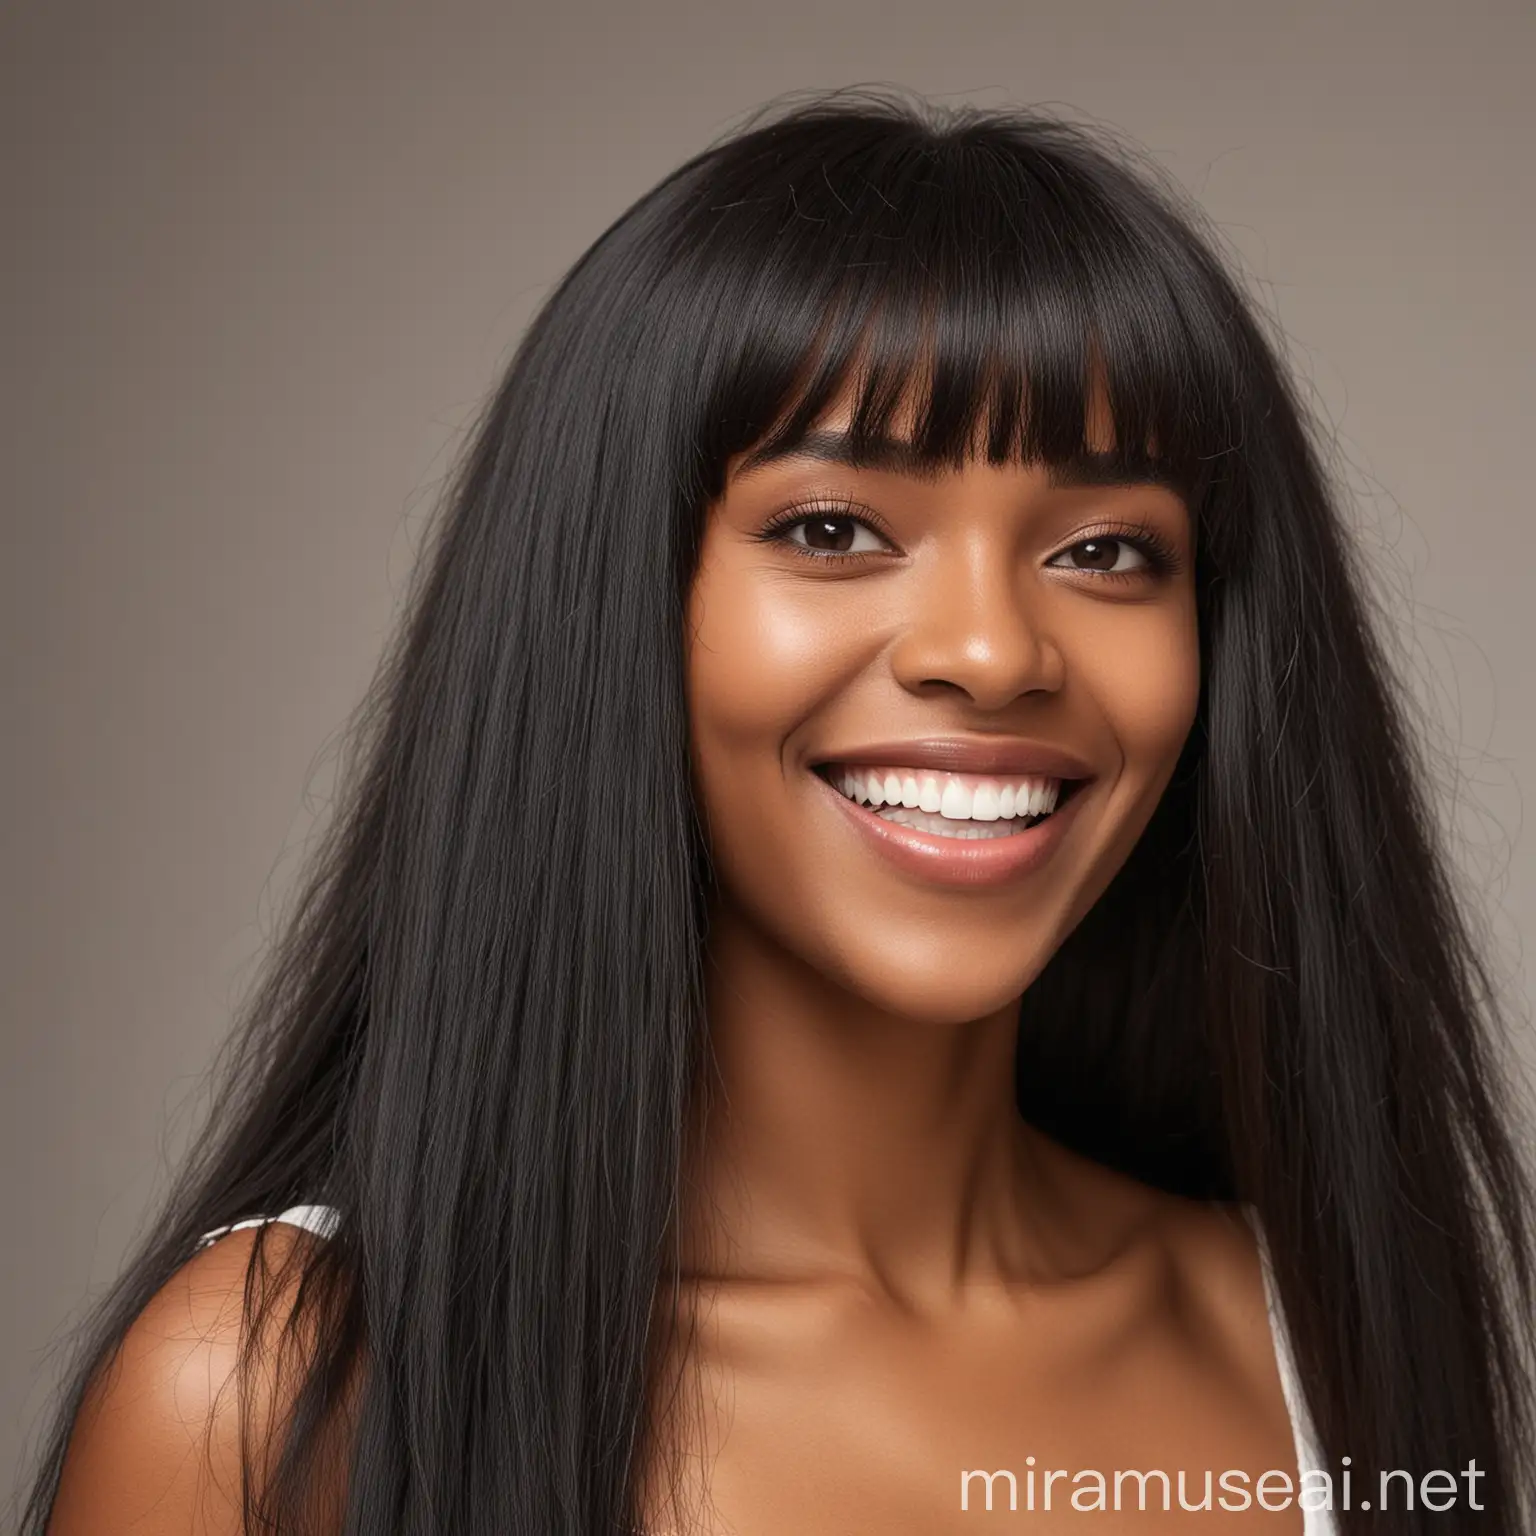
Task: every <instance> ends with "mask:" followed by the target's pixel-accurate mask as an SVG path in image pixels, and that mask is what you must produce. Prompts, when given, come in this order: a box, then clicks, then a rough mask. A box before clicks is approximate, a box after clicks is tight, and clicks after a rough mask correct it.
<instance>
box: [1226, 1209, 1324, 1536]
mask: <svg viewBox="0 0 1536 1536" xmlns="http://www.w3.org/2000/svg"><path fill="white" fill-rule="evenodd" d="M1243 1214H1244V1215H1245V1216H1246V1217H1247V1218H1248V1225H1249V1226H1250V1227H1251V1228H1252V1229H1253V1235H1254V1238H1255V1240H1256V1241H1257V1243H1258V1245H1259V1265H1260V1267H1261V1269H1262V1270H1263V1273H1264V1308H1265V1311H1266V1312H1267V1313H1268V1314H1269V1332H1270V1337H1271V1338H1272V1339H1273V1340H1274V1345H1275V1364H1276V1366H1278V1367H1279V1370H1280V1390H1281V1391H1282V1392H1283V1393H1284V1394H1285V1406H1286V1411H1287V1412H1288V1413H1289V1414H1290V1418H1291V1438H1292V1440H1293V1441H1294V1442H1295V1446H1296V1467H1297V1471H1298V1473H1299V1474H1301V1475H1305V1474H1306V1473H1307V1472H1327V1471H1328V1465H1327V1463H1326V1461H1324V1459H1323V1453H1322V1451H1321V1449H1320V1448H1319V1446H1318V1443H1317V1435H1316V1433H1315V1431H1314V1430H1313V1427H1312V1415H1311V1413H1310V1412H1309V1411H1308V1408H1307V1395H1306V1393H1305V1391H1303V1389H1302V1385H1301V1377H1300V1376H1299V1375H1298V1374H1297V1371H1296V1358H1295V1356H1294V1355H1293V1353H1292V1352H1291V1334H1290V1329H1289V1328H1287V1327H1286V1323H1285V1312H1284V1309H1283V1308H1282V1307H1281V1305H1280V1290H1279V1287H1278V1286H1277V1285H1276V1284H1275V1276H1274V1271H1273V1269H1272V1268H1271V1266H1270V1260H1269V1241H1268V1239H1267V1238H1266V1237H1265V1236H1264V1228H1263V1226H1262V1224H1261V1223H1260V1221H1259V1214H1258V1212H1257V1211H1255V1210H1254V1209H1253V1207H1252V1206H1248V1205H1245V1206H1244V1207H1243ZM1332 1484H1333V1479H1332V1477H1331V1476H1330V1477H1329V1486H1330V1487H1331V1486H1332ZM1301 1519H1302V1524H1301V1536H1337V1527H1336V1526H1335V1525H1334V1520H1333V1515H1332V1513H1331V1512H1330V1511H1329V1510H1326V1509H1303V1510H1302V1515H1301Z"/></svg>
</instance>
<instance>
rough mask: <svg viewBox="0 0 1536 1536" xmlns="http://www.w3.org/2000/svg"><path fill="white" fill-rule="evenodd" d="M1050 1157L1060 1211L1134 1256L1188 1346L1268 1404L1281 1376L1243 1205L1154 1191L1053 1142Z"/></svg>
mask: <svg viewBox="0 0 1536 1536" xmlns="http://www.w3.org/2000/svg"><path fill="white" fill-rule="evenodd" d="M1049 1155H1050V1157H1051V1159H1052V1164H1051V1166H1052V1176H1053V1184H1054V1185H1055V1196H1056V1199H1057V1200H1058V1202H1059V1203H1060V1205H1061V1206H1062V1208H1064V1209H1066V1208H1070V1209H1071V1210H1073V1211H1074V1212H1085V1211H1091V1212H1093V1213H1094V1219H1095V1223H1096V1226H1097V1239H1098V1241H1099V1242H1100V1243H1101V1244H1102V1245H1103V1247H1104V1249H1106V1250H1108V1251H1110V1252H1117V1253H1120V1254H1129V1253H1131V1252H1132V1251H1133V1250H1134V1251H1135V1252H1136V1253H1137V1254H1138V1255H1140V1257H1141V1259H1142V1261H1143V1267H1144V1269H1145V1271H1146V1272H1148V1273H1150V1274H1155V1275H1156V1276H1157V1277H1158V1283H1157V1289H1158V1293H1159V1295H1160V1297H1161V1298H1162V1301H1161V1302H1160V1305H1165V1306H1166V1307H1167V1309H1168V1310H1169V1312H1170V1315H1172V1316H1174V1317H1176V1318H1177V1319H1178V1322H1179V1326H1180V1328H1181V1329H1182V1330H1183V1331H1184V1332H1185V1333H1186V1334H1188V1335H1189V1337H1190V1341H1191V1342H1192V1343H1194V1344H1196V1345H1197V1346H1198V1347H1199V1348H1200V1349H1201V1351H1202V1353H1204V1354H1206V1355H1207V1356H1208V1357H1210V1358H1211V1359H1213V1360H1219V1362H1220V1364H1221V1366H1222V1367H1223V1369H1224V1370H1225V1371H1227V1372H1229V1373H1230V1374H1232V1375H1233V1376H1235V1377H1237V1378H1239V1379H1240V1380H1241V1381H1242V1382H1243V1384H1244V1386H1245V1387H1246V1388H1248V1389H1250V1390H1252V1391H1253V1392H1254V1393H1255V1394H1256V1395H1257V1396H1258V1397H1259V1398H1261V1399H1262V1400H1264V1401H1266V1402H1268V1401H1271V1400H1272V1399H1273V1396H1274V1391H1275V1389H1276V1380H1277V1377H1276V1365H1275V1354H1274V1340H1273V1334H1272V1332H1271V1329H1270V1322H1269V1311H1268V1300H1267V1296H1266V1291H1265V1283H1264V1269H1263V1263H1262V1260H1261V1258H1260V1255H1259V1247H1258V1239H1257V1237H1256V1235H1255V1233H1254V1230H1253V1228H1252V1226H1251V1225H1250V1224H1249V1222H1248V1220H1247V1219H1246V1217H1245V1216H1244V1214H1243V1211H1242V1208H1241V1207H1240V1206H1238V1205H1235V1204H1233V1203H1230V1202H1217V1201H1206V1200H1195V1199H1190V1198H1188V1197H1186V1196H1183V1195H1176V1194H1172V1193H1170V1192H1169V1191H1167V1190H1163V1189H1157V1188H1154V1187H1153V1186H1151V1185H1148V1184H1144V1183H1142V1182H1141V1181H1140V1180H1137V1179H1134V1178H1132V1177H1130V1176H1129V1175H1128V1174H1124V1173H1121V1172H1118V1171H1117V1170H1115V1169H1112V1168H1109V1167H1106V1166H1105V1165H1104V1164H1102V1163H1096V1162H1093V1161H1091V1160H1090V1159H1088V1158H1085V1157H1083V1156H1081V1155H1080V1154H1078V1153H1075V1152H1072V1151H1069V1150H1068V1149H1066V1148H1063V1147H1061V1146H1059V1145H1055V1146H1053V1147H1051V1149H1050V1154H1049Z"/></svg>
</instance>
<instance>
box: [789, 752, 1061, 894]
mask: <svg viewBox="0 0 1536 1536" xmlns="http://www.w3.org/2000/svg"><path fill="white" fill-rule="evenodd" d="M812 777H813V778H814V779H815V780H816V782H817V783H818V784H820V785H821V787H822V788H823V789H824V790H825V791H826V792H827V794H829V795H830V796H831V797H832V799H833V800H834V801H836V803H837V805H838V806H839V807H840V809H841V811H842V813H843V815H844V816H846V817H847V818H848V820H849V822H850V823H851V824H852V825H853V826H854V827H855V828H856V829H857V831H858V832H859V834H860V835H861V836H863V837H864V838H866V839H867V840H868V841H869V844H870V846H871V847H872V848H873V849H874V850H875V851H876V852H877V853H879V854H881V855H883V856H884V857H885V858H887V859H889V860H890V861H891V863H892V864H894V865H895V866H896V868H897V869H899V870H901V871H902V872H903V873H905V874H908V875H915V876H916V877H917V878H918V879H919V880H929V881H932V882H934V883H935V884H938V885H960V886H976V885H1004V884H1006V883H1007V882H1008V881H1010V880H1017V879H1019V878H1020V877H1021V876H1024V875H1027V874H1031V873H1032V872H1033V871H1035V870H1037V869H1039V868H1040V866H1041V865H1042V864H1044V863H1045V861H1046V860H1047V859H1049V858H1050V856H1051V854H1052V853H1054V852H1055V850H1056V847H1057V845H1058V844H1059V843H1060V842H1061V840H1062V838H1063V837H1064V836H1065V835H1066V832H1067V827H1068V826H1069V824H1070V823H1071V821H1072V818H1073V816H1074V815H1075V814H1076V811H1077V808H1078V806H1079V805H1080V804H1081V803H1082V800H1083V795H1084V792H1085V791H1086V790H1087V788H1088V786H1087V785H1086V784H1080V785H1079V786H1078V787H1077V789H1076V791H1075V792H1074V793H1073V795H1072V796H1071V797H1070V798H1069V799H1068V800H1067V802H1066V804H1065V805H1063V806H1062V807H1061V809H1060V810H1058V811H1053V812H1052V813H1051V814H1050V815H1049V816H1047V817H1046V818H1045V820H1044V821H1039V822H1036V823H1035V825H1034V826H1032V827H1027V828H1025V830H1024V831H1022V832H1010V833H1009V834H1008V835H1007V836H1006V837H985V838H960V837H937V836H935V835H934V834H932V833H929V832H919V831H918V830H917V829H916V828H915V827H904V826H902V825H901V824H900V823H899V822H894V821H887V820H885V818H884V817H882V816H877V815H875V813H874V812H873V811H871V810H867V809H866V808H865V807H864V806H862V805H855V804H854V802H853V801H852V800H850V799H849V798H848V797H847V795H844V794H841V793H840V792H839V791H838V790H836V789H834V788H833V787H832V786H831V785H830V784H829V783H827V781H826V780H825V779H824V778H822V776H821V775H820V774H819V773H816V772H814V771H812Z"/></svg>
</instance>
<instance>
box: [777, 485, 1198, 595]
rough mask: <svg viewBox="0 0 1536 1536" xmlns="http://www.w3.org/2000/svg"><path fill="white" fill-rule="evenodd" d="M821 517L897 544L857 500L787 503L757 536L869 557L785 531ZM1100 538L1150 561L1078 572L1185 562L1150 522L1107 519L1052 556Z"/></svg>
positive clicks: (1119, 576) (1154, 571) (1160, 569)
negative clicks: (797, 540)
mask: <svg viewBox="0 0 1536 1536" xmlns="http://www.w3.org/2000/svg"><path fill="white" fill-rule="evenodd" d="M818 518H820V519H823V520H825V521H828V522H851V523H860V524H862V525H863V526H864V527H865V528H868V529H870V530H871V531H872V532H874V533H877V534H879V535H880V537H881V538H883V539H886V540H888V541H889V542H891V543H893V544H894V543H895V542H896V541H895V539H894V537H893V536H892V534H891V530H890V526H889V524H887V523H886V521H885V519H884V518H883V517H881V516H880V514H879V513H878V512H875V511H874V510H873V509H872V508H869V507H858V508H857V509H856V508H855V503H853V502H828V503H824V504H820V505H816V506H812V507H806V506H805V505H803V504H802V505H799V506H793V507H786V508H785V509H784V510H783V511H782V512H776V513H774V515H773V516H772V517H771V518H769V519H768V521H767V522H766V523H765V524H764V525H763V527H762V529H761V531H759V532H758V533H757V534H756V535H755V537H756V538H757V539H758V540H760V541H761V542H762V543H765V544H781V545H783V546H785V547H786V548H788V549H790V550H792V551H793V552H794V553H795V554H797V555H800V556H802V557H803V558H805V559H807V560H814V561H816V562H818V563H819V564H822V565H826V564H838V565H841V564H846V563H849V562H854V561H862V560H867V559H869V558H870V557H871V554H872V551H870V550H847V551H843V552H841V553H840V552H838V551H836V550H824V549H810V548H808V547H807V546H806V545H804V544H797V543H795V542H794V540H793V539H790V538H788V537H787V535H788V533H789V530H790V529H791V528H795V527H798V526H799V525H800V524H802V523H809V522H814V521H816V520H817V519H818ZM1102 539H1114V540H1116V541H1118V542H1119V543H1122V544H1129V545H1130V546H1131V548H1132V549H1134V550H1135V551H1136V552H1137V554H1139V555H1140V556H1141V557H1142V559H1143V560H1145V561H1146V562H1147V563H1146V565H1145V566H1143V567H1141V568H1139V569H1137V570H1134V571H1094V570H1086V569H1083V568H1081V567H1079V574H1081V575H1084V576H1095V577H1098V578H1100V579H1106V578H1107V579H1108V580H1110V581H1134V580H1136V579H1137V578H1138V577H1146V576H1169V575H1172V574H1173V573H1174V572H1175V571H1177V570H1178V569H1179V567H1180V565H1181V563H1182V562H1181V560H1180V557H1179V554H1178V551H1177V550H1176V549H1174V547H1173V545H1172V544H1170V543H1169V542H1168V540H1167V539H1165V538H1164V537H1163V535H1162V534H1161V533H1159V532H1158V530H1157V529H1156V528H1152V527H1149V526H1148V525H1147V524H1145V523H1106V524H1105V525H1104V526H1103V527H1101V528H1095V529H1093V530H1092V531H1091V532H1089V533H1086V534H1084V535H1083V537H1082V538H1079V539H1074V540H1073V541H1072V543H1070V544H1068V545H1067V546H1066V547H1065V548H1064V549H1060V550H1058V551H1057V552H1056V554H1054V555H1053V556H1052V557H1051V558H1052V559H1053V560H1055V559H1059V558H1060V557H1061V556H1062V555H1065V554H1067V553H1068V552H1069V551H1071V550H1074V549H1077V548H1079V547H1080V546H1081V545H1083V544H1091V543H1093V542H1095V541H1096V540H1102Z"/></svg>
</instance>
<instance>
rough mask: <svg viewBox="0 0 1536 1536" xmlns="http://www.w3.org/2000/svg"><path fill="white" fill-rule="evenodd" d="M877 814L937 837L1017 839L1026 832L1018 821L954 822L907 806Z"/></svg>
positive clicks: (893, 807) (881, 817)
mask: <svg viewBox="0 0 1536 1536" xmlns="http://www.w3.org/2000/svg"><path fill="white" fill-rule="evenodd" d="M877 814H878V815H879V817H880V819H881V820H882V821H894V822H896V823H897V824H898V825H900V826H903V827H912V828H914V829H915V830H917V831H919V832H928V833H931V834H933V835H934V836H937V837H955V838H962V839H964V838H970V839H975V838H981V837H1016V836H1017V835H1018V834H1019V833H1020V832H1022V831H1023V830H1024V827H1023V825H1022V823H1020V822H1017V821H991V822H987V821H954V820H952V819H951V818H950V817H948V816H930V815H929V814H928V813H927V812H926V811H909V810H908V809H907V808H906V807H905V806H891V807H887V808H886V809H885V810H883V811H880V812H878V813H877Z"/></svg>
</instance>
